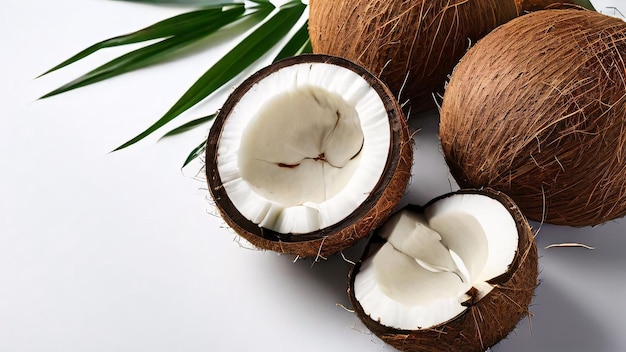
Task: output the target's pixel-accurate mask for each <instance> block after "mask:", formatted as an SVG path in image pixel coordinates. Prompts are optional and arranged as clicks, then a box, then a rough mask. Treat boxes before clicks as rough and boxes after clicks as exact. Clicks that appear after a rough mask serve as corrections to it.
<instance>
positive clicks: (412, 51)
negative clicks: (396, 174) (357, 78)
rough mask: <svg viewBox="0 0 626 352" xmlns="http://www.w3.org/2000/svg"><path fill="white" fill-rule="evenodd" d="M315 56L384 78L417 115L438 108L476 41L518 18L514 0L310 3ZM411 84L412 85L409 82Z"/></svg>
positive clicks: (310, 20) (395, 93) (323, 1)
mask: <svg viewBox="0 0 626 352" xmlns="http://www.w3.org/2000/svg"><path fill="white" fill-rule="evenodd" d="M309 8H310V14H309V33H310V37H311V44H312V47H313V51H314V52H315V53H321V54H330V55H336V56H341V57H344V58H346V59H348V60H351V61H354V62H356V63H358V64H360V65H362V66H364V67H365V68H367V69H368V70H369V71H371V72H372V73H374V74H375V75H379V76H380V78H381V79H382V81H383V82H385V83H386V84H387V85H388V86H389V88H390V89H391V91H392V92H393V93H394V95H396V97H397V96H398V93H399V92H400V90H401V89H403V95H402V96H401V97H399V100H401V101H402V102H403V101H405V100H406V99H409V102H410V104H411V108H412V111H414V112H415V111H421V110H425V109H427V108H433V107H434V106H435V105H434V101H433V98H432V94H433V92H442V91H443V84H444V82H445V80H446V77H447V75H448V74H449V73H450V72H451V71H452V68H453V67H454V65H455V64H456V63H457V62H458V60H459V59H460V58H461V56H462V55H463V54H464V53H465V52H466V50H467V48H468V46H469V44H470V42H475V41H476V40H478V39H479V38H481V37H483V36H484V35H486V34H487V33H489V31H491V30H492V29H494V28H495V27H496V26H498V25H500V24H502V23H504V22H506V21H508V20H510V19H512V18H515V17H516V16H517V14H518V10H517V7H516V5H515V1H514V0H417V1H416V0H393V1H387V0H384V1H382V0H381V1H347V0H339V1H328V0H310V2H309ZM405 80H406V86H404V88H402V87H403V83H404V82H405Z"/></svg>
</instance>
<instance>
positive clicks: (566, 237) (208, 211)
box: [0, 0, 626, 352]
mask: <svg viewBox="0 0 626 352" xmlns="http://www.w3.org/2000/svg"><path fill="white" fill-rule="evenodd" d="M622 1H623V0H613V1H609V0H607V1H599V0H598V1H594V3H595V4H596V5H597V6H598V8H599V9H600V10H602V11H603V12H607V13H613V10H610V9H606V8H605V7H606V6H619V7H621V9H622V12H623V13H626V9H625V8H624V5H623V2H622ZM181 11H182V10H181V9H180V8H164V7H156V6H149V5H140V4H133V3H126V2H116V1H105V0H54V1H53V0H21V1H8V0H3V1H2V6H1V8H0V38H1V39H2V40H1V41H0V45H1V47H2V49H1V50H2V54H0V352H35V351H38V352H39V351H46V352H48V351H59V352H61V351H64V352H73V351H76V352H78V351H91V352H96V351H115V352H124V351H129V352H130V351H152V352H158V351H168V352H171V351H185V352H193V351H259V350H260V351H266V350H268V351H269V350H271V351H280V352H282V351H285V352H286V351H392V350H393V349H392V348H390V347H388V346H385V345H384V344H383V343H382V342H381V341H380V340H378V339H377V338H376V337H374V336H373V335H371V334H369V333H368V332H367V330H366V329H365V328H364V327H363V325H362V324H361V323H360V322H359V321H358V319H357V318H356V316H355V315H354V314H353V313H350V312H348V311H346V310H344V309H343V308H341V307H339V306H338V305H345V306H347V307H349V302H348V300H347V296H346V294H345V290H346V284H347V273H348V271H349V270H350V267H351V265H350V264H349V263H347V262H346V261H344V260H343V259H342V258H341V256H339V255H336V256H333V257H331V258H329V259H328V260H326V261H322V262H319V263H317V264H315V265H312V263H311V262H310V261H306V260H301V261H298V262H296V263H292V259H293V258H292V257H291V256H287V255H282V256H280V255H277V254H274V253H270V252H260V251H255V250H249V249H246V248H242V247H241V246H240V244H239V243H238V241H237V240H236V236H235V235H233V234H232V233H231V232H230V231H229V230H228V229H226V228H224V226H223V224H222V221H221V220H220V219H219V218H218V217H216V216H214V215H212V212H213V208H212V206H211V203H210V200H209V199H208V192H207V191H206V189H205V185H204V183H203V181H202V178H201V177H196V176H195V173H196V172H198V171H200V168H201V165H200V164H199V163H196V164H194V165H192V166H191V167H189V168H186V169H185V170H184V171H181V170H180V165H181V163H182V161H183V160H184V158H185V157H186V155H187V153H188V152H189V151H190V150H191V149H192V148H193V147H195V146H196V145H197V144H198V143H199V142H200V141H202V139H203V138H204V137H205V135H206V132H207V128H200V129H197V130H195V131H193V132H191V133H188V134H186V135H183V136H180V137H177V138H173V139H171V140H164V141H160V142H158V143H157V139H158V138H157V136H154V137H151V138H148V139H147V140H145V141H143V142H140V143H139V144H137V145H135V146H133V147H131V148H129V149H127V150H124V151H120V152H115V153H109V152H110V151H111V150H112V149H114V148H115V147H117V146H118V145H120V144H121V143H123V142H125V141H126V140H128V139H129V138H130V137H133V136H134V135H135V134H136V133H138V132H140V131H142V130H143V129H144V128H145V127H147V126H148V125H149V124H151V123H152V122H154V121H155V120H156V119H157V118H158V117H159V116H160V115H161V114H162V113H164V112H165V111H166V110H167V108H169V106H170V105H171V104H172V103H173V102H174V101H175V100H176V99H177V98H178V97H179V96H180V95H181V94H182V92H183V91H184V90H185V89H186V88H187V87H189V85H190V84H191V83H192V82H193V81H194V80H195V79H196V78H198V77H199V76H200V75H201V74H202V73H203V72H204V71H205V70H206V69H207V68H208V67H209V65H210V64H211V63H212V62H215V61H216V60H217V58H218V55H217V53H223V52H224V51H225V50H226V48H227V47H228V45H231V44H229V43H228V42H226V43H221V44H220V43H217V44H220V45H217V49H214V50H213V51H212V52H209V53H206V52H205V53H201V54H198V55H194V56H186V57H184V59H183V60H181V61H174V62H170V63H167V64H163V65H159V66H157V67H153V68H149V69H144V70H141V71H139V72H136V73H131V74H127V75H124V76H122V77H118V78H115V79H112V80H110V81H106V82H102V83H99V84H96V85H94V86H90V87H86V88H82V89H79V90H76V91H73V92H70V93H66V94H63V95H60V96H57V97H53V98H50V99H45V100H41V101H39V100H37V98H38V97H39V96H41V95H43V94H44V93H46V92H48V91H50V90H51V89H53V88H56V87H57V86H59V85H60V84H62V83H65V82H67V81H68V80H70V79H73V78H75V77H76V76H78V75H79V74H81V73H84V72H85V71H86V70H87V69H90V68H93V67H95V66H96V65H97V64H100V63H103V62H105V61H106V60H108V59H110V58H113V57H114V56H115V55H117V54H119V53H122V52H125V51H126V50H127V49H122V50H119V49H111V50H107V51H106V52H103V53H101V54H97V55H94V56H93V57H90V58H88V59H86V60H85V61H84V62H82V63H78V64H76V65H75V66H72V67H70V68H68V69H65V70H63V71H60V72H58V73H54V74H51V75H50V76H46V77H43V78H40V79H36V80H35V79H34V78H35V77H36V76H37V75H39V74H41V73H42V72H44V71H45V70H47V69H48V68H50V67H51V66H53V65H55V64H57V63H58V62H60V61H62V60H63V59H65V58H67V57H69V56H70V55H72V54H74V53H75V52H77V51H79V50H81V49H83V48H85V47H87V46H88V45H90V44H93V43H95V42H97V41H100V40H102V39H105V38H109V37H112V36H115V35H119V34H124V33H127V32H130V31H134V30H137V29H139V28H142V27H144V26H146V25H149V24H152V23H154V22H156V21H158V20H161V19H164V18H166V17H168V16H172V15H174V14H178V13H180V12H181ZM212 43H213V44H216V42H215V41H213V42H212ZM265 63H267V62H260V63H259V67H261V66H262V65H264V64H265ZM223 96H224V94H223V92H222V94H218V95H217V97H216V98H215V99H213V100H211V101H209V102H205V103H202V104H200V105H199V106H198V107H197V108H194V109H192V110H191V111H190V112H189V113H187V114H185V115H184V116H182V117H181V118H180V122H182V121H185V120H188V119H191V118H195V117H199V116H202V115H205V114H208V113H211V112H213V111H214V110H215V109H216V108H218V107H219V105H220V104H221V102H222V101H223V98H222V97H223ZM431 115H432V116H430V118H428V117H426V118H423V119H419V120H417V119H416V120H415V121H413V122H412V127H413V128H414V129H417V128H421V131H420V132H419V133H418V134H417V135H416V136H415V139H416V150H417V152H416V160H417V163H416V166H415V167H414V175H415V176H414V179H413V182H412V185H411V186H410V189H409V191H408V194H407V196H406V198H405V200H404V201H405V202H415V203H418V204H421V203H424V202H426V201H428V200H429V199H431V198H433V197H435V196H438V195H441V194H443V193H446V192H448V191H450V183H449V176H448V173H447V169H446V167H445V164H444V163H443V159H442V157H441V153H440V152H439V149H438V146H437V137H436V133H437V121H436V116H435V115H434V114H431ZM172 126H175V124H174V125H172ZM532 225H533V227H534V229H535V230H537V229H538V228H539V224H536V223H533V224H532ZM625 230H626V221H625V220H624V219H622V220H617V221H613V222H610V223H608V224H606V225H603V226H599V227H596V228H577V229H576V228H568V227H555V226H549V225H544V226H543V227H542V228H541V230H540V232H539V234H538V237H537V242H538V246H539V251H540V252H539V253H540V256H541V258H540V265H541V274H540V279H541V281H542V284H541V285H540V286H539V288H538V289H537V291H536V297H535V299H534V301H533V305H532V307H531V311H532V314H533V317H532V319H530V320H529V319H526V320H524V321H522V322H521V323H520V325H519V326H518V329H517V330H516V332H515V333H513V334H512V335H511V336H510V337H509V338H508V339H507V340H505V341H503V342H502V343H500V344H499V345H498V346H496V347H495V348H494V350H495V351H520V352H521V351H596V352H613V351H624V350H626V334H625V333H624V326H625V323H626V322H625V320H626V304H624V301H623V300H624V297H625V296H626V280H625V277H626V273H625V270H626V256H625V255H624V254H623V252H624V250H626V233H625V232H626V231H625ZM563 242H578V243H584V244H587V245H590V246H593V247H595V248H596V249H595V250H587V249H583V248H552V249H544V247H545V246H547V245H550V244H553V243H563ZM361 247H362V244H360V245H359V246H357V247H356V248H352V249H350V250H348V251H346V252H345V256H346V257H347V258H349V259H351V260H356V259H357V258H358V257H359V254H360V253H359V251H360V249H361Z"/></svg>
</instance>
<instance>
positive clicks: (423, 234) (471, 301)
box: [348, 189, 538, 351]
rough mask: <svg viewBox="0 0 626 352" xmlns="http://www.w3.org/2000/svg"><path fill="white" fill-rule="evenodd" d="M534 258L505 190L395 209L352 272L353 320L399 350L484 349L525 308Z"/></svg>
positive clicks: (455, 195)
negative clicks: (354, 316) (361, 322)
mask: <svg viewBox="0 0 626 352" xmlns="http://www.w3.org/2000/svg"><path fill="white" fill-rule="evenodd" d="M537 267H538V257H537V248H536V245H535V242H534V237H533V235H532V233H531V229H530V226H529V225H528V222H527V221H526V219H525V217H524V216H523V215H522V213H521V212H520V210H519V208H518V207H517V206H516V205H515V204H514V203H513V201H512V200H511V199H510V198H509V197H507V196H506V195H505V194H503V193H500V192H496V191H493V190H489V189H484V190H470V189H466V190H461V191H457V192H454V193H450V194H447V195H444V196H442V197H440V198H437V199H435V200H433V201H431V202H430V203H428V204H427V205H426V206H424V207H419V206H407V207H405V208H403V209H402V210H400V211H398V212H397V213H395V214H394V215H393V216H392V217H391V218H390V219H389V220H388V221H387V222H385V223H384V224H383V225H382V227H381V228H380V229H378V230H377V231H376V232H375V233H374V235H373V237H372V238H371V240H370V242H369V243H368V246H367V248H366V251H365V254H364V256H363V258H362V259H361V261H360V262H359V263H357V264H356V265H355V267H354V269H353V270H352V272H351V274H350V286H349V290H348V292H349V297H350V300H351V302H352V305H353V306H354V308H355V311H356V312H357V314H358V316H359V318H360V319H361V320H362V321H363V322H364V324H365V325H366V326H367V327H368V328H369V329H370V330H371V331H372V332H374V333H375V334H376V335H377V336H378V337H379V338H381V339H382V340H383V341H385V342H387V343H388V344H390V345H392V346H393V347H395V348H397V349H399V350H401V351H485V349H487V348H489V347H491V346H493V345H494V344H496V343H497V342H498V341H500V340H501V339H503V338H504V337H505V336H507V335H508V334H509V333H510V332H511V331H512V330H513V329H514V328H515V326H516V325H517V323H518V322H519V321H520V320H521V319H522V318H523V317H524V316H526V315H527V314H528V309H529V305H530V303H531V301H532V296H533V292H534V289H535V287H536V286H537V277H538V273H537Z"/></svg>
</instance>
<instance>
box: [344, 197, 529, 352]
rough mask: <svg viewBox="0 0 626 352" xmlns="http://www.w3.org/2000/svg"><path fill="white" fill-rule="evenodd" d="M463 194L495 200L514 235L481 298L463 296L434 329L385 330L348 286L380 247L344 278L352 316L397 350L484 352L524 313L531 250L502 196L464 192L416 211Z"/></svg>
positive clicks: (522, 223)
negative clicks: (503, 266) (506, 258)
mask: <svg viewBox="0 0 626 352" xmlns="http://www.w3.org/2000/svg"><path fill="white" fill-rule="evenodd" d="M464 194H470V195H483V196H487V197H490V198H492V199H495V200H497V201H498V202H500V203H501V204H502V205H503V206H504V208H506V211H508V212H509V213H510V216H511V217H512V219H513V220H514V222H515V225H516V227H517V233H518V237H517V251H516V252H515V254H514V257H513V260H512V261H511V263H510V265H509V266H508V268H507V270H506V272H504V273H503V274H501V275H498V276H497V277H495V278H493V279H492V280H489V281H488V284H489V285H491V286H493V288H492V289H491V291H489V293H487V294H486V295H485V296H484V297H478V296H475V294H476V293H477V291H475V290H470V291H469V292H468V295H470V296H471V298H470V299H469V300H468V301H467V302H465V303H464V305H465V306H466V307H467V309H466V310H465V311H463V312H462V313H460V314H459V315H458V316H456V317H451V319H450V320H449V321H446V322H444V323H442V324H438V325H436V326H431V327H427V328H422V329H416V330H406V329H396V328H392V327H389V326H386V325H384V324H382V323H381V321H380V319H377V318H376V317H372V316H370V315H368V313H366V312H365V309H364V307H363V306H362V305H361V303H360V301H359V300H358V299H357V296H356V294H355V290H354V287H355V279H356V277H357V275H359V271H360V270H361V267H362V265H363V260H366V259H367V258H368V257H370V256H371V255H373V253H375V252H374V251H376V250H377V249H378V248H380V245H379V244H377V243H370V244H369V245H368V248H367V249H366V253H365V254H364V256H363V259H362V260H361V262H359V263H357V265H356V266H355V267H354V269H353V270H352V272H351V274H350V286H349V289H348V295H349V298H350V301H351V303H352V305H353V307H354V308H355V311H356V312H357V315H358V316H359V318H360V319H361V320H362V321H363V323H364V324H365V325H366V326H367V327H368V328H369V329H370V330H371V331H372V332H373V333H375V334H376V335H377V336H378V337H379V338H381V339H382V340H383V341H385V342H386V343H388V344H390V345H392V346H393V347H395V348H397V349H399V350H401V351H416V352H417V351H422V352H443V351H485V349H487V348H489V347H491V346H493V345H495V344H496V343H498V342H499V341H501V340H502V339H503V338H505V337H506V336H507V335H508V334H509V333H510V332H511V331H513V330H514V329H515V327H516V325H517V323H518V322H519V321H520V320H521V319H522V318H523V317H525V316H527V315H528V314H529V305H530V303H531V301H532V297H533V294H534V290H535V288H536V287H537V284H538V255H537V248H536V245H535V241H534V236H533V234H532V230H531V228H530V226H529V224H528V222H527V220H526V218H525V216H524V215H523V214H522V213H521V211H520V209H519V208H518V207H517V206H516V205H515V203H513V201H512V200H511V199H510V198H509V197H508V196H506V195H505V194H504V193H501V192H497V191H493V190H490V189H483V190H471V189H465V190H460V191H457V192H455V193H451V194H447V195H444V196H442V197H440V198H438V199H435V200H433V201H431V202H430V203H429V204H427V205H426V206H425V207H424V208H422V210H421V211H425V210H427V209H428V208H429V207H430V206H432V205H433V204H436V203H437V202H438V201H439V200H441V199H444V198H448V197H454V196H456V195H464ZM417 208H419V207H417ZM502 235H503V234H502ZM375 238H376V237H375V236H374V239H375ZM409 308H410V307H406V309H409ZM389 309H391V308H389Z"/></svg>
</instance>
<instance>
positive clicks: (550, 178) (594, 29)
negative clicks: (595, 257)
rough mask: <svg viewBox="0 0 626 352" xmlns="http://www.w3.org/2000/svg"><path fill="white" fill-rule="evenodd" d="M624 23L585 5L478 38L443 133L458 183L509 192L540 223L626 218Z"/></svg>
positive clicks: (455, 86)
mask: <svg viewBox="0 0 626 352" xmlns="http://www.w3.org/2000/svg"><path fill="white" fill-rule="evenodd" d="M625 59H626V22H624V21H622V20H620V19H617V18H613V17H609V16H606V15H602V14H599V13H596V12H592V11H587V10H580V9H578V10H575V9H563V10H545V11H537V12H533V13H530V14H528V15H525V16H522V17H519V18H517V19H515V20H513V21H511V22H509V23H507V24H505V25H503V26H501V27H499V28H498V29H496V30H495V31H493V32H492V33H491V34H489V35H488V36H486V37H485V38H484V39H482V40H481V41H479V42H478V43H477V44H476V46H474V47H473V48H472V49H471V50H470V51H469V52H468V53H467V55H466V56H465V57H464V58H463V59H462V61H461V62H460V63H459V65H458V66H457V67H456V69H455V71H454V73H453V75H452V77H451V79H450V82H449V84H448V85H447V88H446V92H445V95H444V99H443V105H442V109H441V124H440V138H441V143H442V147H443V151H444V154H445V158H446V160H447V162H448V165H449V166H450V169H451V172H452V174H453V176H454V177H455V178H456V180H457V181H458V182H459V184H460V185H462V186H471V187H483V186H488V187H492V188H495V189H497V190H500V191H503V192H504V193H506V194H508V195H509V196H510V197H511V198H513V200H514V201H515V203H517V205H518V206H519V207H520V208H521V209H522V211H523V212H524V213H525V215H526V216H527V217H528V218H530V219H532V220H537V221H546V222H549V223H554V224H563V225H572V226H587V225H595V224H600V223H603V222H606V221H608V220H611V219H615V218H618V217H622V216H624V214H626V199H625V198H626V61H625Z"/></svg>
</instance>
